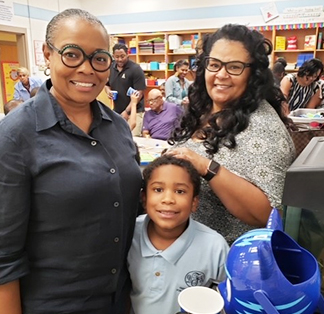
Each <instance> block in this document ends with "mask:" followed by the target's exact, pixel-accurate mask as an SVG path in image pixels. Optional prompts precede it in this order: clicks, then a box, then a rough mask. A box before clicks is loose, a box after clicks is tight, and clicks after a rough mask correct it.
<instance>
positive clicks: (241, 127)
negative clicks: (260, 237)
mask: <svg viewBox="0 0 324 314" xmlns="http://www.w3.org/2000/svg"><path fill="white" fill-rule="evenodd" d="M271 50H272V46H271V43H270V42H269V41H268V40H267V39H265V38H264V37H263V35H262V34H260V33H259V32H257V31H255V30H250V29H248V28H247V27H245V26H242V25H233V24H228V25H225V26H223V27H222V28H220V29H219V30H218V31H216V32H215V33H214V34H210V35H209V36H207V37H205V38H204V42H203V46H202V52H201V53H200V54H199V56H198V60H197V65H198V68H197V76H196V79H195V81H194V82H193V84H192V85H191V88H190V89H189V100H190V101H189V106H188V110H187V112H186V113H185V115H184V117H183V119H182V121H181V125H180V128H178V129H176V130H175V132H174V134H173V136H172V137H171V144H176V145H175V147H174V148H172V149H171V150H169V151H168V152H167V153H169V154H172V155H175V156H176V157H178V158H184V159H187V160H189V161H191V162H192V163H193V165H194V166H195V168H196V169H197V170H198V172H199V173H200V175H201V177H202V178H203V183H202V191H201V193H200V195H199V208H198V211H197V212H196V213H194V214H193V218H194V219H196V220H197V221H199V222H201V223H204V224H205V225H207V226H209V227H211V228H212V229H215V230H217V231H218V232H219V233H221V234H222V235H223V236H224V237H225V238H226V240H227V242H228V243H229V244H232V243H233V242H234V241H235V239H237V238H238V237H239V236H240V235H242V234H243V233H245V232H246V231H248V230H250V229H253V228H256V227H264V226H265V225H266V222H267V219H268V217H269V214H270V211H271V209H272V208H273V207H280V204H281V198H282V193H283V185H284V178H285V172H286V170H287V168H288V167H289V166H290V164H291V163H292V161H293V159H294V156H295V148H294V144H293V142H292V140H291V138H290V135H289V133H288V131H287V129H286V127H285V124H284V123H283V120H284V119H285V118H284V116H283V114H282V112H281V104H282V102H283V100H284V97H283V95H282V93H281V92H280V89H279V88H278V87H275V86H274V83H273V76H272V73H271V70H270V69H269V59H268V55H269V54H270V53H271Z"/></svg>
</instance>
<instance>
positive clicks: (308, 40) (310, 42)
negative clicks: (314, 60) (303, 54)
mask: <svg viewBox="0 0 324 314" xmlns="http://www.w3.org/2000/svg"><path fill="white" fill-rule="evenodd" d="M315 47H316V35H306V36H305V42H304V49H305V50H314V49H315Z"/></svg>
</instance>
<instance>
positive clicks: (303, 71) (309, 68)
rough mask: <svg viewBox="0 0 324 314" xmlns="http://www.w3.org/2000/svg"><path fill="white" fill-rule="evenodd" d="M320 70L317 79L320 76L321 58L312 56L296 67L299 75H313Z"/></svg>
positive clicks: (321, 68) (321, 69)
mask: <svg viewBox="0 0 324 314" xmlns="http://www.w3.org/2000/svg"><path fill="white" fill-rule="evenodd" d="M318 70H320V71H321V72H320V74H319V76H318V78H317V79H319V78H320V76H321V74H322V72H323V63H322V61H321V60H319V59H316V58H313V59H310V60H307V61H305V62H304V63H303V64H302V66H301V67H300V68H299V69H298V72H297V75H298V76H299V77H303V76H310V75H314V74H316V73H317V72H318Z"/></svg>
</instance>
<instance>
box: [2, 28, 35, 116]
mask: <svg viewBox="0 0 324 314" xmlns="http://www.w3.org/2000/svg"><path fill="white" fill-rule="evenodd" d="M0 32H4V33H10V34H14V35H16V38H17V41H16V45H17V53H18V62H19V66H24V67H26V68H27V69H30V62H29V60H30V59H29V49H28V41H27V29H26V28H22V27H14V26H9V25H0ZM0 84H1V86H0V88H1V94H2V97H0V98H2V99H0V103H2V106H1V107H2V108H3V105H4V90H3V82H2V79H1V75H0ZM2 108H1V109H2ZM0 112H1V110H0Z"/></svg>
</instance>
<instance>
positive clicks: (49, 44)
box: [46, 42, 113, 73]
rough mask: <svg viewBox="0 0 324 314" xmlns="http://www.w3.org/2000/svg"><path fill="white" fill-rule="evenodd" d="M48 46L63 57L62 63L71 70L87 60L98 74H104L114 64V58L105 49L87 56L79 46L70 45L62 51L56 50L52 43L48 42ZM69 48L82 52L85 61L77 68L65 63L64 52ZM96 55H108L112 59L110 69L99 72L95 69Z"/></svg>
mask: <svg viewBox="0 0 324 314" xmlns="http://www.w3.org/2000/svg"><path fill="white" fill-rule="evenodd" d="M46 44H47V45H48V46H49V47H50V48H51V49H53V50H54V51H56V52H57V53H58V54H59V55H61V61H62V63H63V64H64V65H65V66H66V67H68V68H71V69H75V68H77V67H79V66H80V65H82V64H83V63H84V62H85V61H86V60H89V62H90V65H91V67H92V68H93V69H94V70H95V71H96V72H101V73H102V72H106V71H108V70H109V69H110V67H111V64H112V63H113V58H112V56H111V54H110V53H109V52H108V51H107V50H104V49H97V50H95V51H94V52H93V53H91V54H89V55H87V54H86V53H85V52H84V50H83V49H82V48H81V47H79V46H78V45H74V44H68V45H65V46H64V47H63V48H62V49H58V48H56V47H55V46H54V45H52V44H51V43H50V42H47V43H46ZM68 48H76V49H78V50H80V51H81V52H82V55H83V61H82V62H81V63H80V64H78V65H75V66H70V65H67V64H66V63H65V62H64V61H63V52H64V51H65V50H66V49H68ZM96 53H105V54H107V55H108V57H109V59H110V64H109V66H108V68H107V69H106V70H97V69H95V68H94V67H93V64H92V58H93V56H94V55H95V54H96Z"/></svg>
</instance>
